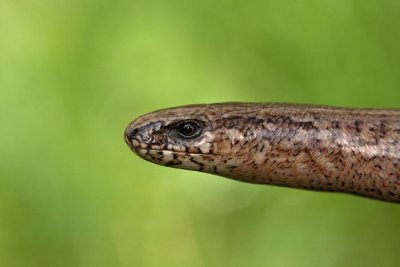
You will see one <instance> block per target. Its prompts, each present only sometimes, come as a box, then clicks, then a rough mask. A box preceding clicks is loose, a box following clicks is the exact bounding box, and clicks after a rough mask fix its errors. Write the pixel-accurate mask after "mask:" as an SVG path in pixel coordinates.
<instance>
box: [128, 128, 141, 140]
mask: <svg viewBox="0 0 400 267" xmlns="http://www.w3.org/2000/svg"><path fill="white" fill-rule="evenodd" d="M138 132H139V129H138V128H135V129H133V130H132V131H131V133H130V134H129V139H131V140H132V139H133V138H135V137H136V135H137V133H138Z"/></svg>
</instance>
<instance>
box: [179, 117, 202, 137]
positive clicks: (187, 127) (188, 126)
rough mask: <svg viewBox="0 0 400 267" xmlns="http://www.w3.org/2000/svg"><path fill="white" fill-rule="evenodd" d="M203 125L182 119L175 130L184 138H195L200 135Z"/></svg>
mask: <svg viewBox="0 0 400 267" xmlns="http://www.w3.org/2000/svg"><path fill="white" fill-rule="evenodd" d="M202 130H203V127H202V126H201V125H200V124H198V123H197V122H195V121H183V122H181V123H179V124H178V125H177V126H176V128H175V131H176V133H177V134H179V135H180V136H181V137H183V138H186V139H192V138H196V137H198V136H200V135H201V133H202Z"/></svg>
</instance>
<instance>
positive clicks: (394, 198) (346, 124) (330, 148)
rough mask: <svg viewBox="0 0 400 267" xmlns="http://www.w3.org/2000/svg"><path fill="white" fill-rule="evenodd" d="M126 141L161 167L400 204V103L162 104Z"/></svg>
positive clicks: (129, 130)
mask: <svg viewBox="0 0 400 267" xmlns="http://www.w3.org/2000/svg"><path fill="white" fill-rule="evenodd" d="M125 141H126V143H127V144H128V145H129V147H130V148H131V150H132V151H133V152H135V153H136V154H137V155H139V156H140V157H142V158H144V159H146V160H148V161H151V162H154V163H157V164H160V165H165V166H170V167H175V168H182V169H188V170H195V171H202V172H207V173H212V174H216V175H220V176H224V177H228V178H232V179H235V180H239V181H244V182H249V183H257V184H270V185H278V186H288V187H296V188H304V189H311V190H318V191H333V192H343V193H350V194H356V195H361V196H365V197H370V198H375V199H380V200H384V201H390V202H399V203H400V110H396V109H391V110H390V109H351V108H336V107H326V106H310V105H292V104H255V103H221V104H204V105H189V106H182V107H176V108H169V109H162V110H158V111H155V112H151V113H149V114H146V115H143V116H141V117H139V118H137V119H136V120H134V121H133V122H132V123H130V124H129V125H128V127H127V128H126V130H125Z"/></svg>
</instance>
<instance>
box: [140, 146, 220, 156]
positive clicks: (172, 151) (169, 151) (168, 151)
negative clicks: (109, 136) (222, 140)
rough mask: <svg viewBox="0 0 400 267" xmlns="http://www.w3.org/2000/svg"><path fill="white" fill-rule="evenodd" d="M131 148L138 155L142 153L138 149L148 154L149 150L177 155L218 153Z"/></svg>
mask: <svg viewBox="0 0 400 267" xmlns="http://www.w3.org/2000/svg"><path fill="white" fill-rule="evenodd" d="M133 150H134V151H135V152H136V153H137V154H139V155H142V154H143V153H140V151H141V150H142V151H143V150H144V151H146V154H148V153H150V152H156V153H164V152H167V153H172V154H177V155H180V156H191V155H193V156H204V155H216V156H219V154H214V153H207V154H205V153H191V152H184V151H175V150H168V149H148V148H140V147H137V148H136V147H134V148H133Z"/></svg>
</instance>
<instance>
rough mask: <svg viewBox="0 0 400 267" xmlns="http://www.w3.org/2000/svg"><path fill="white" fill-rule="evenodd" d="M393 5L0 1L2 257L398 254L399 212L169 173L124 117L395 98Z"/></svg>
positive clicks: (228, 259) (351, 258)
mask: <svg viewBox="0 0 400 267" xmlns="http://www.w3.org/2000/svg"><path fill="white" fill-rule="evenodd" d="M399 14H400V2H399V1H393V0H379V1H376V0H337V1H327V0H322V1H321V0H310V1H294V0H289V1H279V0H248V1H227V0H220V1H214V0H202V1H183V0H171V1H162V0H158V1H157V0H155V1H147V0H135V1H127V0H113V1H112V0H99V1H95V0H86V1H77V0H51V1H50V0H41V1H25V0H0V125H1V130H0V266H7V267H13V266H15V267H20V266H23V267H31V266H32V267H36V266H37V267H39V266H40V267H43V266H51V267H53V266H57V267H58V266H66V267H67V266H68V267H70V266H82V267H88V266H307V267H308V266H398V264H399V262H400V253H399V249H400V238H399V236H400V227H399V226H400V206H399V205H395V204H390V203H384V202H380V201H374V200H370V199H364V198H357V197H353V196H347V195H341V194H329V193H315V192H308V191H301V190H294V189H287V188H277V187H271V186H259V185H251V184H244V183H240V182H236V181H232V180H228V179H223V178H220V177H217V176H212V175H208V174H202V173H195V172H188V171H182V170H176V169H169V168H163V167H160V166H156V165H153V164H150V163H148V162H145V161H143V160H141V159H139V158H138V157H136V156H134V155H133V153H131V152H130V150H129V149H128V147H127V146H126V144H125V143H124V141H123V138H122V134H123V131H124V129H125V127H126V125H127V124H128V123H129V122H130V121H131V120H133V119H134V118H135V117H137V116H139V115H141V114H143V113H146V112H149V111H153V110H155V109H159V108H164V107H170V106H176V105H183V104H190V103H210V102H223V101H254V102H297V103H314V104H327V105H339V106H353V107H382V108H383V107H386V108H400V102H399V99H400V87H399V85H400V49H399V47H400V16H399Z"/></svg>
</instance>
